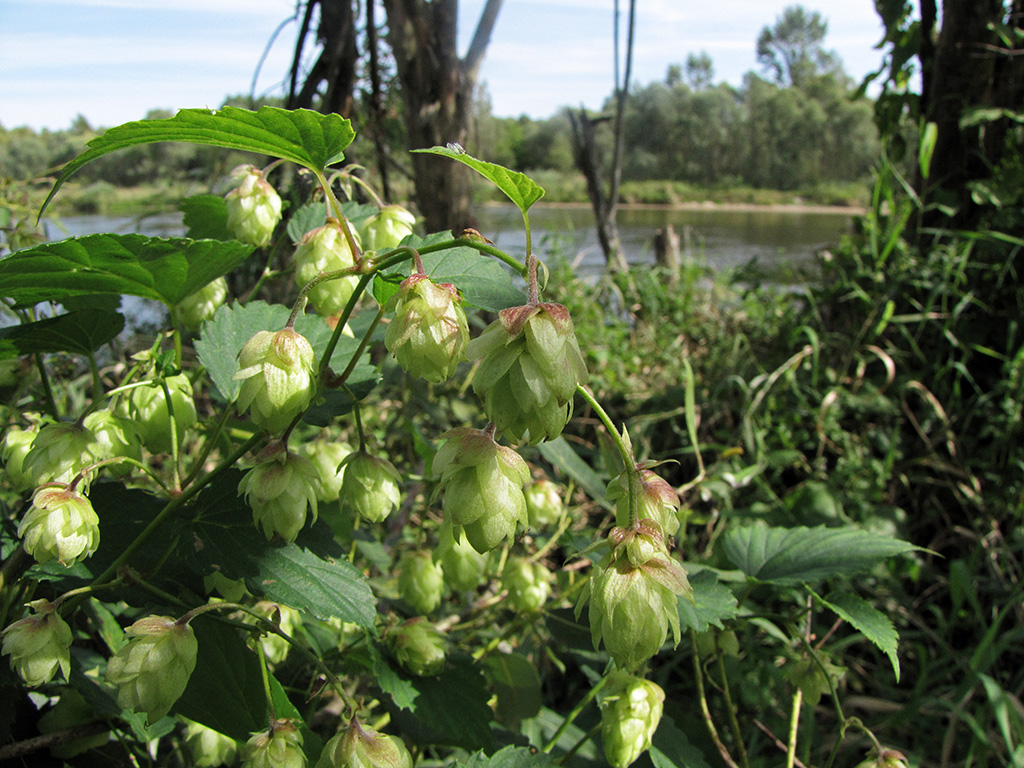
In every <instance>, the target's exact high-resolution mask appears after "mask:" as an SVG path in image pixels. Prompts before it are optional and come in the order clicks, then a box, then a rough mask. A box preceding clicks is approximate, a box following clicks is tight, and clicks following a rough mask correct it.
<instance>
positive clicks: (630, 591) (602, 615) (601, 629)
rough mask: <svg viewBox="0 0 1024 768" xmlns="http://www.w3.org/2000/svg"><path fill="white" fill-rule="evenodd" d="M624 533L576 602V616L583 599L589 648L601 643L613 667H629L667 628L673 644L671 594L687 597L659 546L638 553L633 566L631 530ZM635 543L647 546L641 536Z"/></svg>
mask: <svg viewBox="0 0 1024 768" xmlns="http://www.w3.org/2000/svg"><path fill="white" fill-rule="evenodd" d="M613 533H614V532H613ZM629 533H633V534H634V535H633V536H629V535H627V536H625V537H623V538H622V539H620V540H619V541H617V542H615V547H614V548H613V550H612V552H611V553H610V554H609V555H608V556H607V557H606V558H605V559H604V560H603V561H602V562H601V564H599V565H598V566H596V567H595V569H594V571H593V573H592V574H591V576H590V580H589V581H588V582H587V584H586V585H585V586H584V588H583V591H582V593H581V595H580V601H579V602H578V603H577V605H576V615H577V616H579V614H580V612H581V611H582V609H583V606H584V604H586V603H587V601H588V600H589V601H590V606H589V614H590V634H591V638H592V639H593V642H594V648H595V649H596V648H598V647H599V646H600V644H601V643H602V642H603V643H604V646H605V649H606V650H607V651H608V654H609V655H610V656H611V657H612V660H613V661H614V662H615V664H616V665H617V666H618V667H620V668H622V669H625V670H634V669H636V668H637V667H639V666H640V665H641V664H643V663H644V662H645V661H647V660H648V659H649V658H651V657H652V656H654V654H656V653H657V652H658V650H659V649H660V648H661V646H662V645H664V643H665V640H666V639H667V638H668V631H669V628H671V630H672V638H673V641H674V643H675V644H676V645H678V644H679V637H680V632H679V609H678V607H677V604H678V600H677V595H683V596H685V597H687V598H688V599H691V600H692V594H693V590H692V589H691V588H690V584H689V582H688V581H687V579H686V573H685V572H684V571H683V569H682V567H681V566H680V565H679V564H678V563H677V562H676V561H675V560H673V559H672V558H671V557H670V556H669V554H668V552H667V551H665V550H664V548H663V547H658V548H656V549H655V551H653V552H645V553H644V555H643V556H638V557H637V558H636V559H637V560H642V563H641V564H640V565H636V564H634V562H633V560H632V559H631V558H630V556H629V546H630V545H631V544H633V545H635V544H636V543H637V542H636V533H634V532H629ZM640 535H643V534H640ZM640 545H641V547H642V549H644V550H647V549H648V546H647V544H644V543H643V540H641V544H640ZM645 557H646V559H644V558H645Z"/></svg>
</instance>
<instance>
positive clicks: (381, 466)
mask: <svg viewBox="0 0 1024 768" xmlns="http://www.w3.org/2000/svg"><path fill="white" fill-rule="evenodd" d="M343 466H344V470H345V479H344V481H343V482H342V484H341V500H342V502H343V503H344V504H345V506H347V507H349V508H350V509H353V510H355V512H356V514H358V515H359V518H360V519H361V520H367V521H369V522H371V523H379V522H381V521H383V520H384V519H385V518H386V517H387V516H388V515H390V514H391V512H392V510H395V509H397V508H398V505H399V503H400V502H401V499H402V497H401V490H400V488H399V483H400V482H401V480H402V476H401V475H400V474H399V472H398V470H397V469H395V465H394V464H392V463H391V462H390V461H388V460H387V459H383V458H380V457H378V456H371V455H370V454H369V453H367V452H366V451H355V452H354V453H351V454H349V455H348V457H347V458H346V459H345V461H344V463H343Z"/></svg>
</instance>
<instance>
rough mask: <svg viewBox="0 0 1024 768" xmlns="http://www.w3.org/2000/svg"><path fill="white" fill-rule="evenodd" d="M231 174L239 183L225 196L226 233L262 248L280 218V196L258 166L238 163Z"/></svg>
mask: <svg viewBox="0 0 1024 768" xmlns="http://www.w3.org/2000/svg"><path fill="white" fill-rule="evenodd" d="M231 175H232V177H233V179H238V185H237V186H236V187H235V188H234V189H232V190H231V191H230V192H228V193H227V194H226V195H225V196H224V198H225V201H226V202H227V207H228V232H230V233H231V236H232V237H234V238H235V239H236V240H241V241H242V242H243V243H248V244H249V245H255V246H257V247H261V248H262V247H263V246H265V245H267V244H268V243H270V238H271V236H272V235H273V234H274V227H276V226H277V223H278V222H279V221H280V220H281V198H280V196H279V195H278V194H277V192H275V191H274V188H273V187H272V186H271V185H270V182H268V181H267V179H266V177H264V175H263V172H262V171H260V170H259V169H258V168H255V167H253V166H251V165H250V166H239V167H238V168H236V169H235V170H234V171H232V174H231Z"/></svg>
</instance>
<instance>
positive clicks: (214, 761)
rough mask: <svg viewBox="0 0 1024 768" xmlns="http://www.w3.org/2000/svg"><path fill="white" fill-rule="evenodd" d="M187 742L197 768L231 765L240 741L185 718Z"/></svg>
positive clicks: (193, 763)
mask: <svg viewBox="0 0 1024 768" xmlns="http://www.w3.org/2000/svg"><path fill="white" fill-rule="evenodd" d="M182 719H184V718H182ZM185 744H186V746H188V749H189V751H190V752H191V753H192V765H194V766H196V768H216V766H218V765H231V764H232V763H234V762H235V756H236V755H237V754H238V742H236V741H235V740H234V739H232V738H231V737H230V736H225V735H224V734H223V733H221V732H220V731H215V730H214V729H213V728H209V727H207V726H205V725H203V724H202V723H197V722H194V721H192V720H185Z"/></svg>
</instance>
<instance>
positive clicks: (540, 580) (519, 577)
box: [501, 557, 551, 613]
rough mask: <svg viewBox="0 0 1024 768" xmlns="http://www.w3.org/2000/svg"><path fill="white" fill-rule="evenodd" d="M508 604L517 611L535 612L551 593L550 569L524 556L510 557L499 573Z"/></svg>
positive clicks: (541, 606) (542, 605)
mask: <svg viewBox="0 0 1024 768" xmlns="http://www.w3.org/2000/svg"><path fill="white" fill-rule="evenodd" d="M501 585H502V586H503V587H505V589H507V590H508V601H509V604H510V605H511V606H512V607H513V608H515V609H516V610H517V611H523V612H524V613H536V612H537V611H539V610H540V609H541V608H543V607H544V603H546V602H547V599H548V596H549V595H550V594H551V571H549V570H548V569H547V568H545V567H544V566H543V565H541V564H540V563H536V562H531V561H530V560H529V559H527V558H525V557H513V558H510V559H509V561H508V563H507V564H506V565H505V570H504V571H503V572H502V574H501Z"/></svg>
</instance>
